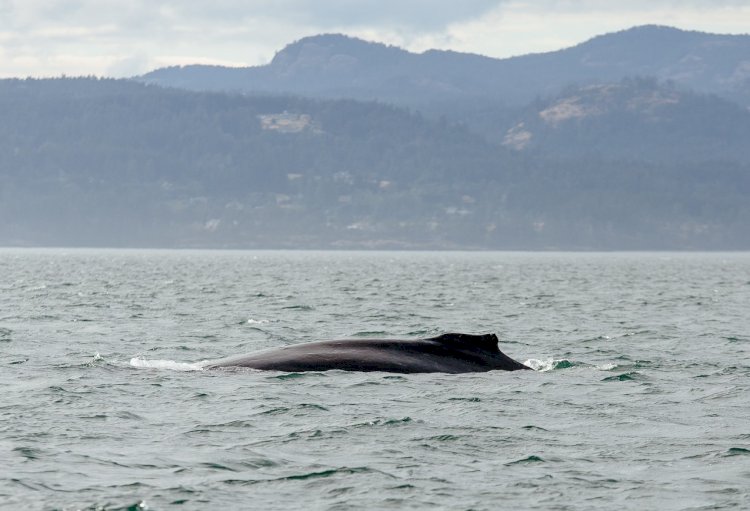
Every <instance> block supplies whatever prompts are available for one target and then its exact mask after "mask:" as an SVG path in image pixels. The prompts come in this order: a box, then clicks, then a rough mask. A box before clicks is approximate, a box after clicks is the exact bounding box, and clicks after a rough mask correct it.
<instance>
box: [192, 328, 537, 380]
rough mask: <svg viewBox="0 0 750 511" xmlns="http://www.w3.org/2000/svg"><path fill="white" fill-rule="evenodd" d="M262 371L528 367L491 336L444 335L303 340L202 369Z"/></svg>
mask: <svg viewBox="0 0 750 511" xmlns="http://www.w3.org/2000/svg"><path fill="white" fill-rule="evenodd" d="M232 367H246V368H250V369H259V370H266V371H283V372H305V371H331V370H341V371H381V372H388V373H452V374H458V373H476V372H486V371H496V370H501V371H516V370H524V369H531V368H530V367H527V366H525V365H524V364H522V363H520V362H517V361H516V360H513V359H512V358H510V357H509V356H507V355H506V354H505V353H503V352H502V351H500V348H499V347H498V339H497V336H496V335H495V334H484V335H472V334H461V333H446V334H442V335H439V336H437V337H431V338H428V339H368V338H363V339H340V340H332V341H318V342H308V343H302V344H294V345H290V346H284V347H281V348H274V349H270V350H264V351H259V352H255V353H249V354H246V355H239V356H233V357H227V358H223V359H219V360H214V361H209V362H207V363H206V364H205V366H204V368H207V369H218V368H232Z"/></svg>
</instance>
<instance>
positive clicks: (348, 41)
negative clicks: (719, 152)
mask: <svg viewBox="0 0 750 511" xmlns="http://www.w3.org/2000/svg"><path fill="white" fill-rule="evenodd" d="M748 55H750V35H724V34H711V33H705V32H699V31H687V30H681V29H677V28H673V27H666V26H658V25H643V26H637V27H632V28H629V29H626V30H622V31H618V32H613V33H609V34H602V35H599V36H595V37H593V38H591V39H589V40H587V41H584V42H581V43H579V44H576V45H574V46H571V47H568V48H562V49H559V50H555V51H551V52H543V53H531V54H526V55H519V56H514V57H508V58H503V59H497V58H493V57H488V56H483V55H478V54H472V53H462V52H456V51H452V50H426V51H424V52H421V53H412V52H409V51H407V50H403V49H401V48H398V47H396V46H389V45H386V44H383V43H374V42H367V41H364V40H362V39H358V38H355V37H351V36H346V35H343V34H321V35H316V36H308V37H304V38H301V39H299V40H297V41H294V42H293V43H290V44H288V45H287V46H285V47H284V48H283V49H281V50H280V51H279V52H277V53H276V55H275V56H274V57H273V59H272V60H271V61H270V62H269V63H268V64H265V65H260V66H252V67H242V68H224V67H221V66H199V65H194V66H189V67H170V68H162V69H157V70H154V71H151V72H149V73H146V74H145V75H142V76H139V77H135V79H136V80H138V81H143V82H146V83H155V84H159V85H166V86H176V87H181V88H187V89H191V90H214V91H237V92H246V93H268V92H274V93H284V94H300V95H304V96H310V97H323V98H334V97H347V98H352V99H365V100H373V99H374V100H381V101H386V102H392V103H395V104H398V105H401V106H409V107H414V108H421V109H429V106H430V104H434V103H441V102H442V103H446V102H450V101H454V102H455V101H458V102H461V101H467V102H475V101H477V100H480V101H492V102H495V103H502V104H505V105H506V106H511V107H513V106H521V105H523V104H525V103H528V102H529V101H531V100H533V99H534V98H535V97H537V96H549V95H552V94H556V93H558V92H559V91H560V89H561V88H563V87H565V86H567V85H570V84H585V83H602V82H607V81H616V80H620V79H622V78H626V77H634V76H653V77H655V78H657V79H659V80H671V81H674V82H675V83H676V84H678V85H680V86H682V87H685V88H688V89H693V90H696V91H698V92H704V93H713V94H717V95H720V96H722V97H724V98H726V99H729V100H731V101H735V102H738V103H740V104H742V105H744V106H750V57H748Z"/></svg>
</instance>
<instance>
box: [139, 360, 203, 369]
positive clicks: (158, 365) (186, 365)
mask: <svg viewBox="0 0 750 511" xmlns="http://www.w3.org/2000/svg"><path fill="white" fill-rule="evenodd" d="M205 364H206V361H202V362H176V361H174V360H146V359H145V358H142V357H133V358H131V359H130V365H131V366H133V367H137V368H138V369H167V370H169V371H203V366H204V365H205Z"/></svg>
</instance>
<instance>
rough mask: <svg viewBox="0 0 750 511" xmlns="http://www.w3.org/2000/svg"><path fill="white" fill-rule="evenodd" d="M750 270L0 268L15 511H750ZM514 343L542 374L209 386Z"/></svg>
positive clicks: (178, 258)
mask: <svg viewBox="0 0 750 511" xmlns="http://www.w3.org/2000/svg"><path fill="white" fill-rule="evenodd" d="M749 317H750V254H747V253H711V254H683V253H612V254H590V253H411V252H401V253H396V252H362V253H357V252H291V251H281V252H272V251H256V252H220V251H216V252H212V251H137V250H133V251H122V250H62V249H58V250H22V249H4V250H0V391H1V394H0V508H2V509H32V510H33V509H44V510H47V509H50V510H51V509H65V510H72V509H92V510H93V509H113V510H114V509H132V510H137V509H332V510H346V509H441V508H442V509H457V510H462V509H463V510H469V509H473V510H485V509H486V510H491V509H571V510H585V509H618V510H622V509H639V510H640V509H661V510H673V509H674V510H677V509H680V510H682V509H696V510H697V509H748V508H750V319H749ZM451 331H455V332H467V333H487V332H495V333H497V334H498V337H499V338H500V347H501V349H502V350H503V351H504V352H505V353H507V354H508V355H510V356H512V357H514V358H516V359H518V360H520V361H524V362H526V363H527V364H529V365H532V366H533V367H534V368H535V369H537V371H533V372H532V371H523V372H521V371H519V372H513V373H509V372H501V371H493V372H489V373H481V374H464V375H447V374H416V375H396V374H387V373H349V372H343V371H331V372H322V373H291V374H289V373H274V372H260V371H252V370H203V369H202V367H201V364H200V362H201V361H203V360H207V359H215V358H219V357H223V356H228V355H233V354H239V353H244V352H250V351H254V350H258V349H263V348H269V347H275V346H282V345H287V344H293V343H298V342H305V341H313V340H321V339H331V338H341V337H363V338H364V337H404V338H411V337H424V336H432V335H437V334H440V333H443V332H451Z"/></svg>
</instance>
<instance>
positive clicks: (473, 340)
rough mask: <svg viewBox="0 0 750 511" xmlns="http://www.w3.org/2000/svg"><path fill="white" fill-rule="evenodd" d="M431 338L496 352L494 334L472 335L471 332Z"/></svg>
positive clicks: (444, 342)
mask: <svg viewBox="0 0 750 511" xmlns="http://www.w3.org/2000/svg"><path fill="white" fill-rule="evenodd" d="M431 340H433V341H436V342H439V343H442V344H452V345H454V346H455V345H459V346H460V345H464V346H471V347H473V348H478V349H482V350H485V351H490V352H493V353H495V352H497V351H499V348H498V347H497V336H496V335H495V334H484V335H472V334H443V335H439V336H437V337H433V338H432V339H431Z"/></svg>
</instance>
